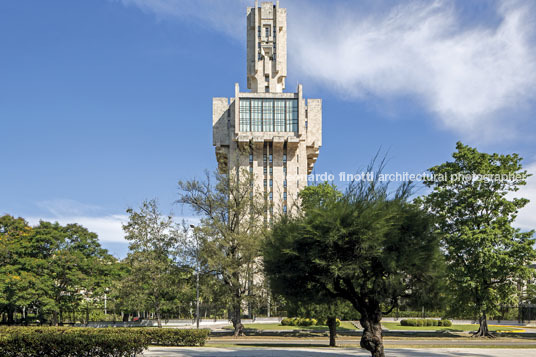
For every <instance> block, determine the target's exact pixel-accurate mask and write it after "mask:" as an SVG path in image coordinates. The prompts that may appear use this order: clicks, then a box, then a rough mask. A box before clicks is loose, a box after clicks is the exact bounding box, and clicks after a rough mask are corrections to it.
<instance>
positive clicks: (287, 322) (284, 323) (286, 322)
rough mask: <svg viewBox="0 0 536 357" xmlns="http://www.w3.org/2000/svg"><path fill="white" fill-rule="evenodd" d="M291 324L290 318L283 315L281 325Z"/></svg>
mask: <svg viewBox="0 0 536 357" xmlns="http://www.w3.org/2000/svg"><path fill="white" fill-rule="evenodd" d="M291 325H292V319H290V318H288V317H285V318H284V319H283V320H281V326H291Z"/></svg>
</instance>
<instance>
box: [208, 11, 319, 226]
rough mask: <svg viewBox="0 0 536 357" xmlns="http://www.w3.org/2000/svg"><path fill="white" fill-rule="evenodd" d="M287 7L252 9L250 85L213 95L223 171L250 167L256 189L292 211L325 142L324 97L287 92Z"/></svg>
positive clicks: (277, 206) (277, 208)
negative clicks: (223, 95) (231, 94)
mask: <svg viewBox="0 0 536 357" xmlns="http://www.w3.org/2000/svg"><path fill="white" fill-rule="evenodd" d="M286 76H287V10H286V9H284V8H280V7H279V2H277V3H276V4H275V5H274V4H273V3H272V2H262V3H261V6H260V7H259V6H258V2H257V1H255V7H253V8H248V10H247V87H248V89H250V91H249V92H241V91H240V90H239V86H238V83H236V84H235V95H234V97H232V98H213V101H212V125H213V145H214V146H215V147H216V157H217V160H218V167H219V169H220V170H221V171H226V170H238V171H241V170H242V169H247V170H250V172H252V173H253V174H254V177H255V183H254V187H255V190H260V192H263V193H264V194H266V197H267V199H268V200H270V201H271V203H273V205H272V208H270V209H269V212H267V217H268V219H269V220H271V219H272V218H273V215H274V214H277V213H281V212H283V213H287V212H288V211H290V210H291V209H292V207H293V204H294V203H297V197H298V192H299V191H300V190H301V189H303V188H304V187H305V186H307V174H310V173H311V171H312V169H313V166H314V164H315V162H316V159H317V157H318V152H319V149H320V146H321V145H322V100H321V99H308V100H306V99H304V98H303V91H302V86H301V84H300V85H298V88H297V92H295V93H284V92H283V90H284V89H285V79H286Z"/></svg>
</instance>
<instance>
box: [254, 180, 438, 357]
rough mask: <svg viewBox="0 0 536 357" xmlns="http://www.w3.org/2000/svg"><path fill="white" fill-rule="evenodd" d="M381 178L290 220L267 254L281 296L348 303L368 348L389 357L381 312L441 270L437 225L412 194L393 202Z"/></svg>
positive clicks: (278, 228) (402, 191)
mask: <svg viewBox="0 0 536 357" xmlns="http://www.w3.org/2000/svg"><path fill="white" fill-rule="evenodd" d="M378 176H379V175H375V176H374V177H376V180H373V181H368V182H367V181H360V182H354V183H352V184H351V185H350V187H349V188H348V190H347V191H346V192H345V194H344V195H342V196H340V197H336V196H335V197H334V198H332V199H329V200H326V201H323V203H322V204H320V205H317V206H313V207H312V208H309V207H308V208H307V209H305V210H304V212H302V214H301V215H300V216H298V217H290V216H289V217H283V218H282V219H281V221H280V222H279V223H277V224H276V225H275V226H274V228H273V231H272V234H271V236H270V237H269V239H268V240H267V242H266V246H265V254H264V264H265V271H266V273H267V276H268V277H269V279H270V286H271V287H272V288H273V289H275V290H276V291H277V292H279V293H284V294H286V295H290V296H298V297H301V296H303V295H304V294H311V292H314V294H315V295H313V296H329V297H331V298H337V299H345V300H347V301H349V302H350V303H351V304H352V305H353V306H354V308H355V309H356V310H357V311H358V312H359V313H360V315H361V319H360V322H361V325H362V326H363V327H364V333H363V337H362V339H361V346H362V347H364V348H366V349H367V350H369V351H371V354H372V355H373V356H383V354H384V353H383V342H382V332H381V325H380V320H381V317H382V314H383V311H382V307H385V308H387V310H391V309H393V308H395V307H396V306H397V305H398V299H399V298H400V297H401V296H406V295H408V294H409V293H410V292H411V291H413V289H414V288H415V287H417V286H419V285H420V284H423V283H425V282H427V281H429V280H431V279H432V278H433V275H432V274H431V272H433V271H434V270H435V268H436V267H437V265H438V264H440V263H441V262H440V260H439V244H438V238H437V236H436V235H434V234H433V233H432V226H431V221H430V218H429V217H428V215H427V214H426V213H424V212H423V211H421V210H420V209H419V208H418V207H416V206H414V205H412V204H410V203H408V202H407V198H408V196H409V194H410V189H409V188H410V187H409V186H407V185H403V186H401V187H399V189H398V190H396V191H395V192H394V193H392V194H390V192H389V190H388V186H387V185H386V184H384V183H382V182H379V181H378V180H377V177H378ZM323 299H324V298H323ZM324 301H325V300H324Z"/></svg>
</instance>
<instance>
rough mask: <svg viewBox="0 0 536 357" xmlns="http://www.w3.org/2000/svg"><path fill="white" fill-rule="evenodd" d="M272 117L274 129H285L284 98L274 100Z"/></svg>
mask: <svg viewBox="0 0 536 357" xmlns="http://www.w3.org/2000/svg"><path fill="white" fill-rule="evenodd" d="M274 119H275V131H285V100H283V99H276V100H275V106H274Z"/></svg>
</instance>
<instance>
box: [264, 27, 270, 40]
mask: <svg viewBox="0 0 536 357" xmlns="http://www.w3.org/2000/svg"><path fill="white" fill-rule="evenodd" d="M264 34H265V35H266V38H267V39H268V38H269V37H270V26H265V27H264Z"/></svg>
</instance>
